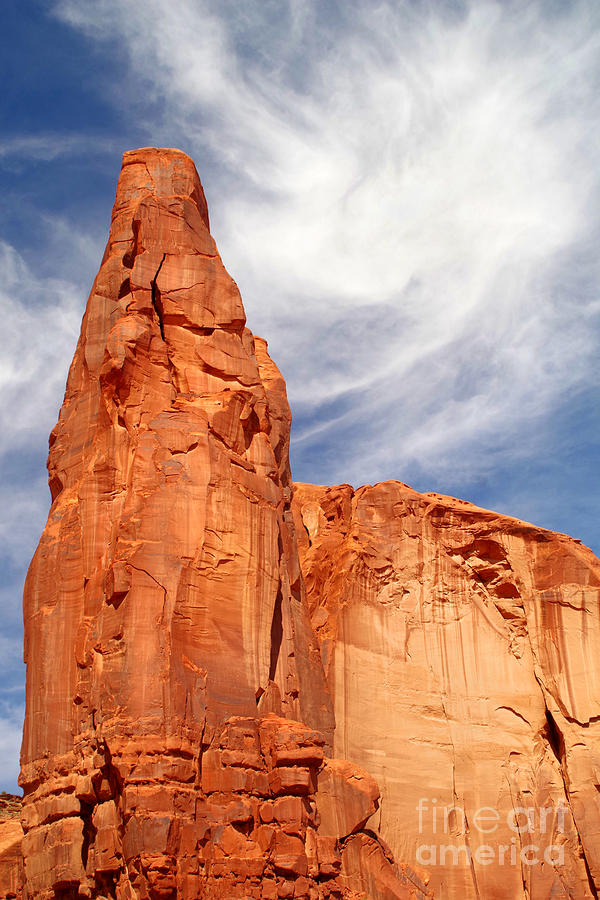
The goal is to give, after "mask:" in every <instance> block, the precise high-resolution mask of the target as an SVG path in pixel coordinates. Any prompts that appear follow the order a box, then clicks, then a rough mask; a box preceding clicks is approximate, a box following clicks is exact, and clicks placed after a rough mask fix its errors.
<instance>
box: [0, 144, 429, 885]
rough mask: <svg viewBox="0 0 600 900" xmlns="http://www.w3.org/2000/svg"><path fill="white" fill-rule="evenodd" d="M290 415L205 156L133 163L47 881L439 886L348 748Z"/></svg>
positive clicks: (36, 797) (58, 556) (95, 411)
mask: <svg viewBox="0 0 600 900" xmlns="http://www.w3.org/2000/svg"><path fill="white" fill-rule="evenodd" d="M289 426H290V413H289V408H288V405H287V399H286V394H285V385H284V382H283V380H282V378H281V375H280V374H279V372H278V370H277V368H276V367H275V366H274V364H273V363H272V362H271V360H270V359H269V357H268V354H267V352H266V345H265V343H264V342H263V341H260V339H254V338H253V336H252V334H251V332H250V331H249V330H248V329H247V328H246V327H245V315H244V310H243V307H242V302H241V299H240V295H239V292H238V289H237V287H236V285H235V283H234V281H233V280H232V279H231V278H230V276H229V275H228V274H227V272H226V270H225V268H224V266H223V264H222V262H221V259H220V257H219V255H218V252H217V249H216V247H215V243H214V241H213V239H212V237H211V235H210V232H209V222H208V213H207V208H206V202H205V198H204V193H203V190H202V187H201V184H200V181H199V179H198V175H197V173H196V170H195V168H194V165H193V163H192V161H191V160H190V159H189V157H187V156H186V155H185V154H183V153H181V152H180V151H177V150H156V149H153V148H147V149H143V150H136V151H132V152H130V153H126V154H125V156H124V159H123V168H122V170H121V175H120V178H119V183H118V188H117V195H116V200H115V205H114V209H113V216H112V222H111V228H110V234H109V238H108V243H107V247H106V251H105V254H104V258H103V260H102V264H101V267H100V271H99V273H98V276H97V278H96V281H95V282H94V285H93V287H92V291H91V294H90V297H89V300H88V303H87V308H86V312H85V316H84V319H83V324H82V329H81V335H80V338H79V342H78V345H77V349H76V352H75V357H74V359H73V363H72V366H71V369H70V372H69V378H68V383H67V388H66V394H65V399H64V403H63V406H62V409H61V413H60V417H59V421H58V424H57V426H56V427H55V429H54V430H53V432H52V435H51V437H50V455H49V460H48V470H49V477H50V487H51V492H52V498H53V503H52V508H51V511H50V514H49V518H48V522H47V525H46V528H45V530H44V533H43V535H42V538H41V540H40V544H39V547H38V549H37V551H36V554H35V556H34V559H33V561H32V563H31V567H30V570H29V574H28V577H27V582H26V587H25V595H24V618H25V659H26V662H27V707H26V717H25V728H24V736H23V747H22V756H21V763H22V768H21V778H20V781H21V785H22V787H23V790H24V802H23V814H22V824H23V830H24V837H23V842H22V847H23V857H24V872H25V875H24V892H25V893H24V896H27V897H40V898H51V897H62V898H70V897H77V896H80V897H115V898H119V900H125V898H138V897H139V898H162V900H169V898H175V897H181V898H186V900H193V898H198V897H206V898H209V897H210V898H219V897H222V898H238V897H239V898H248V897H254V898H277V897H292V896H293V897H305V898H311V900H316V898H328V897H332V898H342V897H345V898H348V900H349V898H352V897H358V896H363V895H364V893H365V891H368V894H369V896H370V897H373V898H382V900H384V898H388V897H397V898H402V897H425V896H429V894H428V891H427V889H426V888H425V886H424V885H423V884H422V883H421V882H420V881H419V879H418V878H417V876H416V875H415V874H414V872H412V870H410V869H409V868H407V867H398V866H396V865H395V864H394V862H393V860H392V859H391V856H390V853H389V851H388V850H387V848H386V847H385V845H384V844H383V843H382V842H381V841H380V839H379V838H378V836H377V835H376V834H375V833H374V832H373V831H372V830H369V831H368V832H366V831H365V830H364V825H365V823H366V821H367V820H368V819H369V818H370V817H371V818H372V816H373V813H374V811H375V810H376V809H377V807H378V795H379V791H378V788H377V784H376V783H375V781H374V779H373V778H372V777H371V776H370V775H369V774H368V773H367V772H365V771H363V770H362V769H360V767H358V766H357V765H356V764H354V762H344V763H343V764H342V763H341V761H340V760H331V759H330V757H331V756H332V752H333V741H334V729H335V721H334V710H333V702H332V697H331V694H330V691H329V687H328V685H327V681H326V678H325V673H324V667H323V664H322V660H321V655H320V652H319V645H318V642H317V641H316V639H315V636H314V632H313V628H312V626H311V622H310V617H309V615H308V607H307V604H306V600H305V595H304V588H303V580H302V576H301V572H300V565H299V557H298V549H297V541H296V536H295V529H294V523H293V517H292V512H291V507H290V502H291V477H290V471H289V463H288V444H289ZM345 730H346V723H345V722H343V723H342V725H341V733H344V732H345ZM11 871H12V870H11ZM19 890H20V888H19ZM354 892H356V893H354Z"/></svg>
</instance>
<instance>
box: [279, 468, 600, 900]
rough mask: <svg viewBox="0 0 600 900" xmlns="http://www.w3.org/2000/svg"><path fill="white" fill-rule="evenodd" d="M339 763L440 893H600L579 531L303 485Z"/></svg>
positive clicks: (598, 733) (595, 711)
mask: <svg viewBox="0 0 600 900" xmlns="http://www.w3.org/2000/svg"><path fill="white" fill-rule="evenodd" d="M293 507H294V513H295V517H296V531H297V534H298V541H299V548H300V557H301V563H302V570H303V573H304V579H305V584H306V590H307V597H308V602H309V607H310V613H311V618H312V622H313V625H314V627H315V630H316V633H317V636H318V638H319V642H320V646H321V653H322V658H323V662H324V666H325V670H326V673H327V678H328V684H329V687H330V690H331V693H332V696H333V701H334V710H335V719H336V731H335V739H334V751H335V755H336V756H340V757H346V758H348V759H352V760H353V761H354V762H356V763H359V764H360V765H361V766H362V767H363V768H364V769H365V770H366V771H367V772H368V773H369V774H370V775H371V776H373V777H374V779H376V781H377V782H378V784H379V787H380V790H381V804H380V807H379V810H378V812H377V813H376V814H375V815H374V816H373V817H372V818H371V820H370V822H371V823H373V824H374V825H376V826H377V827H378V828H379V829H380V833H381V835H382V837H383V838H384V840H385V841H386V842H387V843H388V844H389V846H390V847H391V849H392V851H393V852H394V853H395V855H396V857H397V858H398V859H402V860H404V861H406V862H408V863H413V862H415V861H416V862H419V863H420V864H421V865H423V866H424V867H425V868H426V869H427V870H428V871H429V874H430V876H431V881H430V886H431V887H433V888H434V890H435V894H436V896H437V897H444V898H452V900H454V898H456V900H459V898H460V900H470V898H473V900H475V898H494V900H514V898H540V900H543V898H558V897H560V898H568V897H573V898H575V897H577V898H584V897H595V896H596V891H597V890H598V888H599V887H600V842H599V828H600V804H599V798H600V795H599V791H600V777H599V775H600V652H599V651H600V614H599V613H600V592H599V586H600V563H599V561H598V560H597V559H596V557H595V556H594V555H593V554H592V553H591V551H589V550H588V549H587V548H585V547H583V546H582V545H581V544H580V543H579V542H577V541H574V540H572V539H571V538H568V537H566V536H564V535H559V534H553V533H551V532H548V531H544V530H542V529H540V528H535V527H534V526H532V525H529V524H527V523H524V522H521V521H518V520H516V519H511V518H508V517H505V516H500V515H498V514H495V513H492V512H488V511H486V510H482V509H479V508H477V507H474V506H472V505H471V504H469V503H466V502H464V501H460V500H455V499H453V498H449V497H443V496H440V495H437V494H418V493H416V492H415V491H413V490H411V489H410V488H409V487H407V486H406V485H404V484H401V483H399V482H388V483H384V484H378V485H375V486H374V487H371V486H366V487H362V488H360V489H358V490H356V491H355V490H353V489H352V488H351V487H350V486H348V485H341V486H338V487H315V486H313V485H306V484H299V485H296V486H295V494H294V502H293Z"/></svg>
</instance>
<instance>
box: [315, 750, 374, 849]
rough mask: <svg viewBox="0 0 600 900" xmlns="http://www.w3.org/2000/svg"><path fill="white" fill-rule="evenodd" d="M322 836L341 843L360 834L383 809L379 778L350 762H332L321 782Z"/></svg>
mask: <svg viewBox="0 0 600 900" xmlns="http://www.w3.org/2000/svg"><path fill="white" fill-rule="evenodd" d="M316 801H317V811H318V813H319V817H320V824H319V834H321V835H332V836H333V837H335V838H337V839H339V840H341V839H342V838H346V837H348V835H349V834H352V833H353V832H355V831H360V829H361V828H363V827H364V826H365V825H366V823H367V820H368V819H370V817H371V816H372V815H373V813H375V812H376V811H377V808H378V806H379V802H378V801H379V788H378V787H377V783H376V782H375V779H374V778H372V777H371V776H370V775H369V774H368V773H367V772H364V771H363V770H361V769H359V768H358V766H355V765H354V764H353V763H350V762H348V760H346V759H328V760H327V761H326V763H325V765H324V766H323V768H322V769H321V770H320V772H319V775H318V780H317V794H316Z"/></svg>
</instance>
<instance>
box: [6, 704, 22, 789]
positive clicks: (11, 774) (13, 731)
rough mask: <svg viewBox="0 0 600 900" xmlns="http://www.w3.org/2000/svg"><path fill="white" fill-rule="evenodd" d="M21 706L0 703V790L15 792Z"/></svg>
mask: <svg viewBox="0 0 600 900" xmlns="http://www.w3.org/2000/svg"><path fill="white" fill-rule="evenodd" d="M23 715H24V709H23V707H22V706H19V705H15V704H11V703H8V702H6V701H0V788H1V789H2V790H8V791H10V792H17V791H18V790H19V789H18V787H17V778H18V775H19V754H20V752H21V735H22V731H23Z"/></svg>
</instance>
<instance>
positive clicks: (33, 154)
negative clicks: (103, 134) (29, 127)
mask: <svg viewBox="0 0 600 900" xmlns="http://www.w3.org/2000/svg"><path fill="white" fill-rule="evenodd" d="M116 148H117V141H116V140H113V139H109V138H98V137H95V136H91V135H87V134H60V133H54V134H53V133H50V134H27V135H13V136H12V137H8V138H3V139H0V164H2V163H4V164H6V163H9V162H12V163H14V161H15V160H16V161H17V162H19V163H21V164H22V163H23V160H25V159H26V160H39V161H43V162H51V161H52V160H55V159H57V158H58V157H61V156H75V155H77V154H81V153H106V152H111V151H112V152H114V151H115V149H116Z"/></svg>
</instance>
